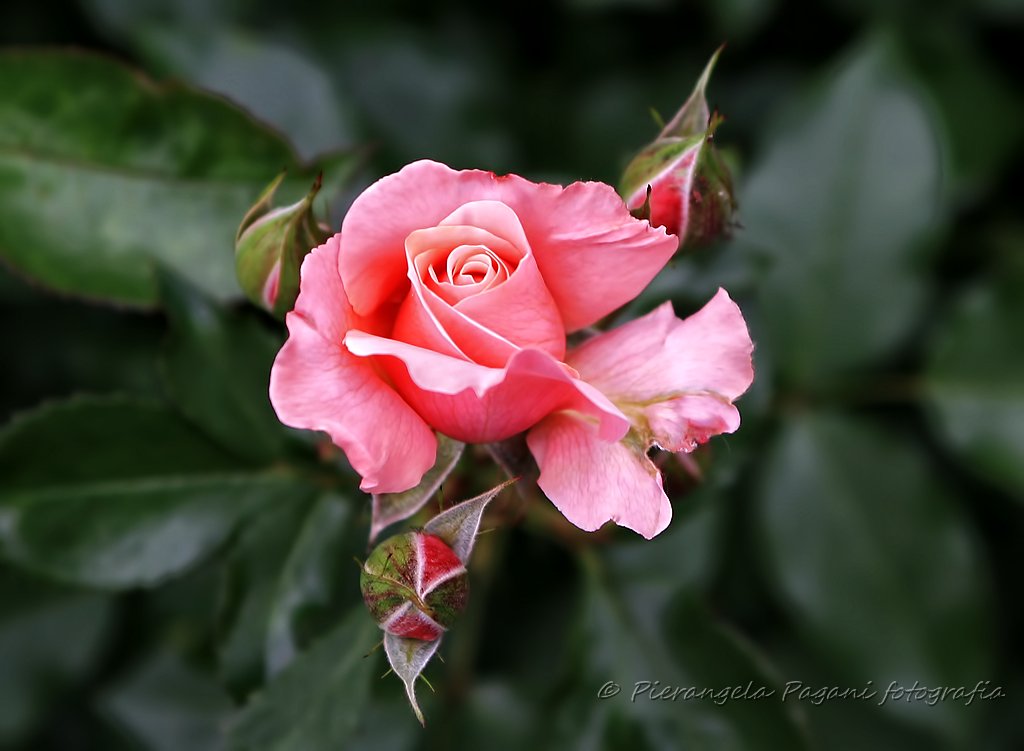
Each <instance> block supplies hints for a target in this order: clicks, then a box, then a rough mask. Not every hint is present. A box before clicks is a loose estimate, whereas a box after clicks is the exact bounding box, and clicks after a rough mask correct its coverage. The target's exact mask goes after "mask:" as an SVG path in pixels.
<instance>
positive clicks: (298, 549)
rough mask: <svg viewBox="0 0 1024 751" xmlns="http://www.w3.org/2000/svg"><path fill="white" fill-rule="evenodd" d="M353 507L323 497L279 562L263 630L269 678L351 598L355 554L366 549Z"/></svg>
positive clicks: (355, 574)
mask: <svg viewBox="0 0 1024 751" xmlns="http://www.w3.org/2000/svg"><path fill="white" fill-rule="evenodd" d="M352 508H353V506H352V503H351V502H350V501H349V500H348V499H345V498H341V497H339V496H336V495H324V496H322V497H321V498H320V499H319V500H318V501H317V502H316V504H314V506H313V507H312V508H311V509H310V511H309V513H308V514H307V516H306V519H305V521H304V522H303V525H302V529H301V530H300V532H299V534H298V536H297V537H296V538H295V540H294V544H293V546H292V549H291V551H290V552H289V554H288V557H287V558H286V559H285V560H284V566H283V567H282V569H281V572H280V575H279V577H278V580H277V587H276V590H275V592H274V599H273V604H272V608H271V611H270V618H269V623H268V626H267V641H266V664H267V672H268V674H269V675H274V674H276V673H278V672H279V671H281V670H282V669H284V668H285V667H287V666H288V665H289V664H291V662H292V660H294V659H295V657H296V656H297V655H298V653H299V652H300V651H301V650H302V649H304V648H305V647H306V646H307V642H308V641H309V639H310V636H311V633H310V632H311V631H315V630H316V627H317V626H319V625H320V622H322V621H323V619H324V618H326V617H329V616H334V615H336V613H335V612H334V610H335V608H336V607H337V605H338V603H339V600H344V601H346V602H347V601H348V600H349V596H351V597H354V596H355V592H356V589H357V581H358V571H359V566H358V564H357V563H356V561H355V560H354V554H355V552H357V551H361V550H364V549H365V548H364V547H363V544H362V543H363V541H364V540H365V539H366V538H365V527H364V526H362V525H361V524H355V523H354V521H355V519H354V517H355V514H354V513H353V510H352ZM346 572H347V573H346ZM345 585H348V586H345Z"/></svg>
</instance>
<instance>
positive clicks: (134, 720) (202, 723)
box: [100, 653, 231, 751]
mask: <svg viewBox="0 0 1024 751" xmlns="http://www.w3.org/2000/svg"><path fill="white" fill-rule="evenodd" d="M100 706H101V707H102V709H103V712H104V713H105V714H106V715H107V716H108V717H109V718H110V719H111V720H113V721H114V722H115V723H116V724H117V725H119V726H120V727H121V728H123V729H124V730H125V731H126V732H127V733H128V735H130V736H131V737H132V738H134V739H136V740H137V741H138V742H139V743H141V744H142V747H143V748H145V749H146V751H181V750H182V749H186V748H187V749H189V751H218V749H221V748H222V747H223V746H222V740H221V725H222V724H223V721H224V718H225V717H226V716H227V714H228V712H229V710H230V708H231V702H230V700H229V699H228V697H227V695H226V694H225V693H224V691H223V690H222V689H221V688H220V687H219V686H218V685H217V683H216V682H215V681H214V680H213V677H212V676H207V675H204V674H203V673H201V672H199V671H198V670H196V669H194V668H191V667H189V666H188V665H186V664H185V663H184V662H183V661H182V660H181V659H180V658H179V657H176V656H174V655H171V654H165V653H159V654H157V655H155V656H153V657H151V658H149V659H148V660H147V661H146V662H144V663H143V664H141V665H139V666H137V667H136V668H135V669H133V670H132V671H131V672H129V673H128V674H127V675H126V676H124V677H123V678H122V679H121V680H119V681H118V682H117V683H116V684H115V685H114V686H113V687H112V688H111V689H109V690H108V691H107V692H106V693H105V695H104V696H103V697H102V699H101V701H100Z"/></svg>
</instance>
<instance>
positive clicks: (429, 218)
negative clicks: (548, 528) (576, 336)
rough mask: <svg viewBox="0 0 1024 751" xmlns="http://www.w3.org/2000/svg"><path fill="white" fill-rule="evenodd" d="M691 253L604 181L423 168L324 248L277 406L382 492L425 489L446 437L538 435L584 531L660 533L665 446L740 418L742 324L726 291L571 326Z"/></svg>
mask: <svg viewBox="0 0 1024 751" xmlns="http://www.w3.org/2000/svg"><path fill="white" fill-rule="evenodd" d="M676 245H677V238H675V237H672V236H670V235H667V234H666V233H665V232H664V230H662V229H654V228H652V227H651V226H650V224H649V223H648V222H646V221H641V220H637V219H634V218H633V217H632V216H630V214H629V212H628V211H627V209H626V207H625V204H624V203H623V202H622V199H621V198H619V196H618V195H617V194H616V193H615V191H614V190H613V189H612V188H611V187H609V186H607V185H604V184H601V183H574V184H572V185H570V186H568V187H566V188H563V187H561V186H557V185H547V184H537V183H531V182H529V181H527V180H524V179H523V178H521V177H517V176H514V175H508V176H505V177H497V176H495V175H493V174H492V173H489V172H480V171H463V172H456V171H454V170H451V169H449V168H448V167H446V166H444V165H442V164H438V163H436V162H429V161H421V162H416V163H414V164H411V165H409V166H407V167H405V168H404V169H402V170H401V171H400V172H398V173H396V174H394V175H390V176H388V177H385V178H384V179H382V180H380V181H378V182H377V183H375V184H374V185H372V186H370V187H369V188H368V189H367V190H366V191H365V192H364V193H363V194H362V195H360V196H359V198H357V199H356V201H355V202H354V203H353V204H352V208H351V209H350V210H349V212H348V215H347V216H346V217H345V220H344V222H343V223H342V227H341V232H340V233H339V234H337V235H335V236H334V237H332V238H330V239H329V240H328V241H327V242H326V243H325V244H324V245H321V246H320V247H318V248H316V250H314V251H313V252H312V253H310V254H309V255H308V256H307V257H306V259H305V261H304V262H303V264H302V272H301V284H300V292H299V297H298V300H297V301H296V304H295V309H294V310H293V311H292V312H291V313H289V314H288V317H287V323H288V331H289V334H290V336H289V338H288V341H287V342H286V343H285V345H284V347H283V348H282V349H281V352H280V353H279V354H278V356H277V360H276V362H275V363H274V368H273V371H272V373H271V379H270V398H271V401H272V402H273V404H274V407H275V409H276V410H277V414H278V416H279V417H280V418H281V420H282V421H283V422H284V423H286V424H288V425H291V426H293V427H298V428H309V429H314V430H323V431H325V432H327V433H328V434H329V435H330V437H331V439H332V440H333V441H334V442H335V443H336V444H337V445H338V446H340V447H341V448H342V449H343V450H344V451H345V454H346V455H347V456H348V459H349V461H350V462H351V464H352V466H353V467H354V468H355V469H356V471H357V472H359V474H360V475H361V476H362V478H363V481H362V485H361V487H362V489H363V490H365V491H372V492H376V493H385V492H399V491H403V490H407V489H409V488H411V487H413V486H415V485H416V484H417V483H418V482H419V480H420V479H421V477H422V476H423V474H424V473H425V472H426V471H427V470H428V469H429V468H430V467H431V466H432V464H433V462H434V456H435V451H436V446H437V442H436V439H435V437H434V434H433V432H432V430H431V429H432V428H433V429H436V430H438V431H440V432H442V433H444V434H446V435H448V436H451V437H452V438H456V439H458V440H461V441H466V442H471V443H482V442H491V441H500V440H503V439H506V438H509V437H511V436H513V435H516V434H517V433H521V432H523V431H526V430H528V431H529V433H528V434H527V443H528V445H529V448H530V451H531V452H532V453H533V455H534V457H535V458H536V460H537V463H538V465H539V467H540V470H541V475H540V480H539V484H540V487H541V488H542V489H543V490H544V492H545V493H546V494H547V495H548V497H549V498H550V499H551V500H552V501H553V502H554V504H555V505H556V506H557V507H558V508H559V509H560V510H561V511H562V513H563V514H564V515H565V516H566V517H567V518H568V519H569V520H570V521H571V522H573V523H574V524H576V525H577V526H579V527H581V528H583V529H586V530H593V529H597V528H598V527H600V526H601V525H602V524H603V523H604V522H606V521H608V520H612V521H615V522H616V523H618V524H621V525H623V526H627V527H630V528H631V529H634V530H636V531H637V532H639V533H640V534H642V535H644V536H645V537H653V536H654V535H656V534H657V533H658V532H660V531H661V530H663V529H664V528H665V526H666V525H667V524H668V521H669V518H670V517H671V506H670V505H669V502H668V499H667V498H666V497H665V494H664V492H663V491H662V488H661V477H660V475H659V473H658V471H657V470H656V469H655V467H654V466H653V464H651V462H650V460H649V459H648V458H647V456H646V451H647V449H648V448H649V447H650V446H651V445H652V444H654V443H657V444H658V445H660V446H662V447H663V448H666V449H669V450H672V451H690V450H692V449H693V448H694V447H695V446H696V445H697V444H698V443H700V442H703V441H705V440H707V439H708V438H709V437H710V436H712V435H716V434H718V433H722V432H731V431H733V430H735V429H736V428H737V427H738V425H739V414H738V412H737V411H736V409H735V407H733V406H732V400H733V399H735V398H736V397H738V396H739V395H740V394H741V393H743V391H745V390H746V389H747V387H748V386H749V385H750V382H751V380H752V377H753V371H752V368H751V361H750V354H751V348H752V345H751V342H750V337H749V335H748V334H747V329H746V325H745V323H744V321H743V317H742V315H741V314H740V312H739V309H738V308H737V307H736V305H735V304H734V303H733V302H732V301H731V300H730V299H729V297H728V296H727V295H726V294H725V292H724V291H719V293H718V294H717V295H716V296H715V297H714V298H713V299H712V300H711V302H710V303H708V305H706V306H705V307H704V309H703V310H701V311H700V312H699V313H697V314H696V315H694V316H691V317H690V318H688V319H687V320H685V321H681V320H679V319H677V318H676V317H675V315H674V313H673V312H672V308H671V306H670V305H669V304H667V303H666V304H665V305H663V306H662V307H660V308H658V309H657V310H656V311H654V312H653V313H651V314H649V315H647V316H644V317H643V318H640V319H638V320H636V321H633V322H631V323H628V324H626V325H624V326H622V327H620V328H618V329H616V330H614V331H611V332H609V333H606V334H600V335H598V336H596V337H594V338H592V339H590V340H588V341H586V342H585V343H584V344H583V345H581V346H579V347H577V348H575V349H574V350H571V351H569V352H568V353H567V352H566V334H567V333H568V332H572V331H576V330H578V329H580V328H583V327H585V326H588V325H590V324H592V323H594V322H595V321H597V320H599V319H600V318H602V317H603V316H605V315H607V314H608V313H610V312H611V311H613V310H615V309H616V308H618V307H619V306H621V305H622V304H624V303H626V302H628V301H629V300H631V299H633V298H634V297H635V296H636V295H637V294H638V293H639V292H640V291H641V290H642V289H643V288H644V287H645V286H646V285H647V284H648V282H650V280H651V279H652V278H653V277H654V275H655V274H657V272H658V271H659V270H660V269H661V268H662V267H663V266H664V265H665V263H666V262H667V261H668V259H669V258H670V257H671V256H672V254H673V252H674V251H675V249H676Z"/></svg>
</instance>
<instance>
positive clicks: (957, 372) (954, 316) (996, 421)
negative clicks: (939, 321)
mask: <svg viewBox="0 0 1024 751" xmlns="http://www.w3.org/2000/svg"><path fill="white" fill-rule="evenodd" d="M1018 276H1024V275H1018ZM1022 331H1024V299H1022V298H1021V295H1020V286H1019V284H1014V283H1013V282H1007V283H1003V284H1000V285H989V286H986V287H979V288H976V289H974V290H971V291H970V292H969V293H968V294H966V295H965V296H964V297H963V298H962V299H960V300H958V301H957V304H956V306H955V308H954V309H953V310H952V311H951V314H950V315H949V316H948V318H947V320H946V321H944V322H943V325H942V328H941V329H940V331H939V332H938V335H937V336H936V338H935V341H934V343H933V345H932V349H931V358H930V363H929V367H928V373H927V379H926V389H927V395H928V401H929V406H930V408H931V413H932V417H933V419H934V422H935V424H936V425H937V427H938V429H939V432H940V434H941V435H942V437H943V438H944V439H945V441H946V443H947V444H948V445H949V446H950V447H952V448H953V449H954V450H955V451H956V452H957V453H958V454H959V455H960V456H961V457H962V458H963V459H964V460H965V463H966V465H967V466H968V467H969V468H970V469H972V470H974V471H975V472H977V473H978V474H980V475H982V476H984V477H987V478H988V479H990V480H991V481H992V482H995V483H997V484H999V485H1000V486H1002V487H1003V488H1005V489H1006V490H1007V491H1008V492H1009V493H1011V494H1012V495H1014V496H1015V497H1016V498H1018V499H1020V500H1024V346H1022V345H1021V332H1022Z"/></svg>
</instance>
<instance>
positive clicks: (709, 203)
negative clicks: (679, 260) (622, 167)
mask: <svg viewBox="0 0 1024 751" xmlns="http://www.w3.org/2000/svg"><path fill="white" fill-rule="evenodd" d="M719 52H721V50H718V51H717V52H715V54H714V55H713V56H712V57H711V60H710V61H709V62H708V64H707V67H706V68H704V72H703V74H702V75H701V77H700V80H698V81H697V85H696V87H695V88H694V90H693V93H692V94H691V95H690V98H689V99H687V100H686V103H685V104H684V105H683V106H682V108H681V109H680V110H679V112H677V113H676V116H675V117H674V118H672V120H671V122H669V124H668V125H666V126H665V127H664V129H663V130H662V131H661V133H660V134H659V135H658V137H657V138H656V139H655V140H654V141H653V142H652V143H650V144H649V145H648V146H646V147H645V148H644V149H642V150H641V151H640V153H638V154H637V155H636V156H635V157H634V158H633V161H631V162H630V163H629V166H627V167H626V171H625V172H624V173H623V177H622V182H621V185H620V187H619V193H620V195H622V197H623V198H624V199H625V201H626V205H627V206H629V208H630V210H632V211H633V212H634V215H639V216H641V218H645V219H650V222H651V224H652V225H653V226H656V227H664V228H665V229H666V230H667V231H668V232H670V233H671V234H673V235H676V236H678V237H679V246H680V248H683V247H689V246H695V245H701V244H704V243H707V242H709V241H711V240H713V239H715V238H716V237H718V236H720V235H722V234H723V233H724V232H726V231H727V230H728V227H729V223H730V220H731V218H732V214H733V210H734V209H735V202H734V201H733V197H732V178H731V176H730V174H729V170H728V168H727V167H726V165H725V163H724V162H723V161H722V158H721V156H720V155H719V154H718V152H717V151H716V150H715V147H714V144H713V142H712V138H713V136H714V132H715V129H716V128H717V127H718V125H719V124H720V123H721V117H719V116H718V114H717V113H716V114H714V115H712V113H711V112H710V111H709V110H708V104H707V99H706V98H705V96H704V90H705V88H707V84H708V79H709V78H710V77H711V71H712V69H713V68H714V66H715V62H716V61H717V59H718V54H719ZM648 189H650V192H649V193H648Z"/></svg>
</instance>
